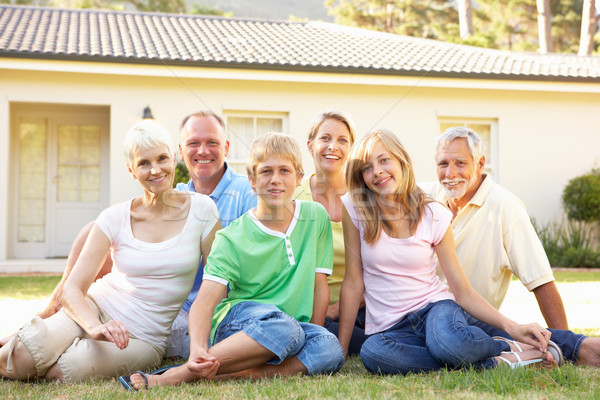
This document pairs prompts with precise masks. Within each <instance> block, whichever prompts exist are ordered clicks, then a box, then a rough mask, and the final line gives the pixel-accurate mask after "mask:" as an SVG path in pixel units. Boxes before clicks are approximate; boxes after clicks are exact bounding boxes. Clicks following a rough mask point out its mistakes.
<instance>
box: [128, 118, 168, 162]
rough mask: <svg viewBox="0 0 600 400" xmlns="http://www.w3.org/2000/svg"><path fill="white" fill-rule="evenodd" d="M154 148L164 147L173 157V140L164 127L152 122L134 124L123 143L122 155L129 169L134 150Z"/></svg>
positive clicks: (145, 121)
mask: <svg viewBox="0 0 600 400" xmlns="http://www.w3.org/2000/svg"><path fill="white" fill-rule="evenodd" d="M154 147H164V148H166V149H167V150H168V151H169V154H170V155H171V156H173V154H175V148H174V146H173V138H172V137H171V134H170V133H169V131H167V129H166V128H165V127H163V126H162V125H160V124H158V123H156V122H154V121H152V120H144V121H141V122H138V123H136V124H134V125H133V126H132V127H131V128H129V131H128V132H127V135H125V141H124V142H123V154H124V155H125V160H126V161H127V166H129V167H131V163H132V162H133V152H134V151H135V150H136V149H150V148H154Z"/></svg>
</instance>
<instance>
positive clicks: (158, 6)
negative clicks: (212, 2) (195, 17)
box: [127, 0, 187, 14]
mask: <svg viewBox="0 0 600 400" xmlns="http://www.w3.org/2000/svg"><path fill="white" fill-rule="evenodd" d="M127 2H129V3H131V4H133V6H134V7H135V8H136V9H137V10H139V11H158V12H168V13H179V14H183V13H185V12H186V9H187V8H186V4H185V0H127Z"/></svg>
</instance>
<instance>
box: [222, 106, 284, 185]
mask: <svg viewBox="0 0 600 400" xmlns="http://www.w3.org/2000/svg"><path fill="white" fill-rule="evenodd" d="M223 116H224V117H225V123H226V125H227V137H228V139H229V157H228V160H227V162H228V163H229V165H230V166H231V167H232V168H233V169H234V170H235V171H236V172H239V173H242V174H246V159H247V157H248V151H250V145H251V144H252V142H253V141H254V140H255V139H256V138H258V137H259V136H261V135H264V134H265V133H267V132H270V131H276V132H283V133H288V131H289V128H288V113H283V112H259V111H223Z"/></svg>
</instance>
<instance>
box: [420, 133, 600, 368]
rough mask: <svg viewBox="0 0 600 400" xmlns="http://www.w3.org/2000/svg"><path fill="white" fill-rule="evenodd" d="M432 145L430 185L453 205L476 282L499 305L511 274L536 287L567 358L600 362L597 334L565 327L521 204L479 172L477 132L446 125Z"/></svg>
mask: <svg viewBox="0 0 600 400" xmlns="http://www.w3.org/2000/svg"><path fill="white" fill-rule="evenodd" d="M434 153H435V161H436V168H437V173H438V180H439V182H437V183H436V184H434V185H433V187H431V188H430V190H429V192H430V194H431V195H432V197H433V198H434V199H436V200H438V201H439V202H441V203H442V204H445V205H446V206H448V208H450V210H451V211H452V214H453V219H452V231H453V233H454V240H455V244H456V251H457V254H458V258H459V260H460V262H461V265H462V267H463V269H464V270H465V273H466V275H467V277H468V279H469V281H470V282H471V285H472V286H473V288H474V289H475V290H476V291H477V292H478V293H479V294H481V295H482V296H483V297H484V298H485V299H486V300H487V301H488V302H489V303H490V304H492V305H493V306H494V307H496V308H499V307H500V305H501V304H502V301H503V300H504V297H505V296H506V293H507V291H508V286H509V284H510V280H511V278H512V275H515V276H516V277H517V278H519V280H520V281H521V282H522V283H523V285H525V287H526V288H527V289H528V290H529V291H532V292H533V293H534V294H535V297H536V299H537V302H538V305H539V307H540V311H541V312H542V315H543V316H544V319H545V320H546V323H547V324H548V327H549V328H552V329H551V331H552V340H553V341H554V342H556V343H557V344H558V345H559V346H560V347H561V349H562V350H563V352H564V355H565V358H566V359H567V360H569V361H572V362H576V363H577V364H585V365H596V366H600V339H597V338H587V337H586V336H583V335H577V334H574V333H573V332H571V331H568V330H567V329H568V324H567V317H566V314H565V309H564V306H563V302H562V298H561V296H560V293H559V292H558V289H557V287H556V284H555V283H554V276H553V274H552V270H551V268H550V263H549V262H548V258H547V257H546V253H545V251H544V248H543V246H542V244H541V242H540V240H539V238H538V237H537V234H536V232H535V230H534V228H533V226H532V224H531V221H530V219H529V215H528V214H527V211H526V210H525V207H524V205H523V204H522V203H521V201H520V200H519V199H518V198H517V197H516V196H515V195H514V194H512V193H511V192H509V191H508V190H506V189H505V188H503V187H501V186H500V185H498V184H497V183H495V182H494V181H493V180H492V178H491V177H490V176H488V175H487V174H485V173H484V167H485V155H484V147H483V142H482V141H481V138H480V137H479V136H478V135H477V134H476V133H475V132H474V131H472V130H471V129H468V128H464V127H456V128H450V129H448V130H446V131H445V132H444V133H443V134H442V135H441V136H440V137H439V138H438V139H437V141H436V145H435V151H434ZM489 328H491V327H489ZM492 329H494V328H492ZM488 333H491V334H500V332H496V331H490V332H488ZM503 336H506V334H503Z"/></svg>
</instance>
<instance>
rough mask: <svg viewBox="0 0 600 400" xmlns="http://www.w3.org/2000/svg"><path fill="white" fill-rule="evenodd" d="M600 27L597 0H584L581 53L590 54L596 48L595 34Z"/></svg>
mask: <svg viewBox="0 0 600 400" xmlns="http://www.w3.org/2000/svg"><path fill="white" fill-rule="evenodd" d="M597 28H598V16H597V15H596V2H595V0H584V2H583V12H582V15H581V37H580V39H579V55H580V56H589V55H591V54H592V51H593V50H594V35H595V34H596V29H597Z"/></svg>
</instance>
